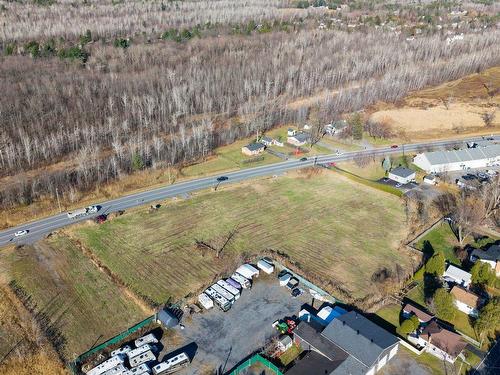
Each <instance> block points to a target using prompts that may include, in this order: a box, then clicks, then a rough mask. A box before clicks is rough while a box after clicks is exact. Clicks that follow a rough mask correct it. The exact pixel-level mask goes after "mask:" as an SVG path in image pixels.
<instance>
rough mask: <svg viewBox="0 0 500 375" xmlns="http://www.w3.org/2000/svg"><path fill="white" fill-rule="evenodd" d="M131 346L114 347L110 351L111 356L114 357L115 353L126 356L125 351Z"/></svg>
mask: <svg viewBox="0 0 500 375" xmlns="http://www.w3.org/2000/svg"><path fill="white" fill-rule="evenodd" d="M131 350H132V348H131V347H130V346H128V345H125V346H123V347H121V348H118V349H115V350H113V351H112V352H111V357H114V356H115V355H119V356H120V357H123V358H124V357H126V356H127V353H128V352H129V351H131Z"/></svg>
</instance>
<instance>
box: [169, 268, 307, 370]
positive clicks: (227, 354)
mask: <svg viewBox="0 0 500 375" xmlns="http://www.w3.org/2000/svg"><path fill="white" fill-rule="evenodd" d="M311 300H312V298H311V297H310V295H309V294H308V293H307V292H305V293H304V294H303V295H302V296H300V297H299V298H296V299H294V298H292V297H291V296H290V292H289V290H288V289H286V288H285V287H281V286H280V285H279V283H278V280H277V279H276V277H275V276H273V277H269V276H265V275H262V273H261V276H260V277H259V278H258V279H256V280H255V282H254V285H253V287H252V289H251V290H243V293H242V295H241V297H240V298H239V299H238V300H237V301H236V302H235V303H234V305H233V307H232V308H231V310H229V311H228V312H226V313H224V312H222V311H220V310H219V309H218V308H217V307H214V308H213V309H211V310H209V311H205V312H203V313H200V314H195V315H193V316H192V317H191V318H190V319H186V321H184V322H183V324H185V329H184V330H180V329H178V330H177V331H178V332H177V333H178V336H180V337H181V340H180V342H176V344H178V345H176V346H177V347H181V346H183V345H188V344H191V345H193V344H192V343H195V344H196V353H195V355H194V359H193V361H192V363H191V365H190V366H189V367H188V368H187V369H186V370H184V371H182V372H181V373H182V374H197V375H200V374H205V373H209V370H210V369H212V370H213V369H217V368H219V369H220V370H222V372H223V373H225V372H227V371H229V370H230V369H231V368H233V367H234V366H235V365H237V364H238V363H239V362H241V361H242V360H243V359H245V358H246V357H248V356H249V355H250V354H252V353H254V352H255V351H256V350H258V349H260V348H261V347H262V346H263V345H264V344H265V343H266V342H268V341H269V339H270V338H271V337H273V336H276V335H277V334H278V332H277V331H276V329H275V328H273V327H272V323H273V322H274V321H275V320H277V319H282V318H284V317H286V316H292V315H298V313H299V311H300V309H301V307H302V306H303V305H304V304H305V303H310V302H311ZM176 341H177V340H176ZM167 345H168V343H167Z"/></svg>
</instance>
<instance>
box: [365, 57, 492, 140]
mask: <svg viewBox="0 0 500 375" xmlns="http://www.w3.org/2000/svg"><path fill="white" fill-rule="evenodd" d="M499 106H500V67H495V68H491V69H488V70H486V71H484V72H482V73H479V74H472V75H469V76H467V77H464V78H461V79H458V80H455V81H452V82H448V83H445V84H442V85H440V86H437V87H433V88H428V89H424V90H420V91H416V92H414V93H411V94H410V95H408V96H407V97H406V98H405V99H404V100H403V101H402V102H401V103H398V105H392V104H388V103H378V104H377V105H375V106H374V107H373V108H370V110H369V111H368V112H369V113H371V115H370V118H371V119H373V120H376V121H385V122H386V123H388V124H390V125H391V126H392V127H393V128H394V130H395V131H397V132H398V133H401V132H404V133H406V135H407V136H408V138H409V139H412V140H417V139H420V140H421V139H436V138H444V137H448V136H457V135H460V136H465V135H484V134H491V133H495V132H498V131H499V130H500V113H499V111H498V108H499ZM485 113H496V116H495V118H494V120H493V123H492V125H491V126H490V127H486V125H485V123H484V121H483V119H482V115H483V114H485Z"/></svg>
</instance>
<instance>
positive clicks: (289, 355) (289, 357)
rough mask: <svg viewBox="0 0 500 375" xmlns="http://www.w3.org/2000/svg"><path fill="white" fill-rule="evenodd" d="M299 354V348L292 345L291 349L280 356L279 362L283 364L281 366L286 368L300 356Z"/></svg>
mask: <svg viewBox="0 0 500 375" xmlns="http://www.w3.org/2000/svg"><path fill="white" fill-rule="evenodd" d="M300 352H301V350H300V348H299V347H298V346H297V345H295V344H293V345H292V347H291V348H289V349H288V350H287V351H286V352H284V353H283V354H282V355H280V362H281V363H282V364H283V366H287V365H288V364H289V363H290V362H292V361H293V360H294V359H295V358H297V357H298V356H299V355H300Z"/></svg>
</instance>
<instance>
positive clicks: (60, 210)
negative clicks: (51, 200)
mask: <svg viewBox="0 0 500 375" xmlns="http://www.w3.org/2000/svg"><path fill="white" fill-rule="evenodd" d="M56 197H57V205H58V206H59V212H62V209H61V201H60V200H59V190H58V189H57V187H56Z"/></svg>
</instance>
